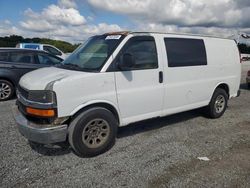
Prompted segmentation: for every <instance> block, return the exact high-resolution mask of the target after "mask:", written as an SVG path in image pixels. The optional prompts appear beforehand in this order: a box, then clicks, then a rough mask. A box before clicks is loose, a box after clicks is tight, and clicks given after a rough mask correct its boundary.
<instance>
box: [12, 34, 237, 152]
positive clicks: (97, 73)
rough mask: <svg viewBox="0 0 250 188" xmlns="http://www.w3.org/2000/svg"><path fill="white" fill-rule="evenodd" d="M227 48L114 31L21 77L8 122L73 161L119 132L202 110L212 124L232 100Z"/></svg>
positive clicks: (231, 50) (233, 67)
mask: <svg viewBox="0 0 250 188" xmlns="http://www.w3.org/2000/svg"><path fill="white" fill-rule="evenodd" d="M240 77H241V64H240V56H239V52H238V48H237V45H236V43H235V41H233V40H229V39H222V38H213V37H207V36H195V35H184V34H164V33H147V32H118V33H107V34H103V35H97V36H93V37H91V38H89V39H88V40H87V41H86V42H85V43H84V44H83V45H82V46H81V47H79V48H78V49H76V50H75V51H74V52H73V54H71V55H70V56H69V57H68V58H67V59H66V60H65V61H64V62H63V63H62V64H60V65H58V66H57V67H51V68H42V69H39V70H36V71H33V72H30V73H28V74H26V75H24V76H23V77H22V78H21V80H20V82H19V87H18V90H17V95H18V99H17V109H16V110H15V119H16V122H17V124H18V129H19V131H20V133H21V134H22V135H23V136H24V137H26V138H27V139H28V140H30V141H33V142H36V143H42V144H49V143H56V142H63V141H65V140H68V141H69V143H70V145H71V146H72V148H73V150H74V151H75V152H76V153H77V154H78V155H79V156H95V155H98V154H101V153H103V152H105V151H107V150H108V149H109V148H111V147H112V145H113V144H114V142H115V139H116V132H117V128H118V127H119V126H125V125H128V124H130V123H133V122H137V121H141V120H145V119H150V118H155V117H162V116H166V115H170V114H175V113H178V112H183V111H187V110H191V109H196V108H200V107H206V109H207V113H208V115H209V116H210V117H211V118H219V117H220V116H222V115H223V113H224V112H225V110H226V108H227V102H228V99H230V98H232V97H236V96H238V95H239V86H240Z"/></svg>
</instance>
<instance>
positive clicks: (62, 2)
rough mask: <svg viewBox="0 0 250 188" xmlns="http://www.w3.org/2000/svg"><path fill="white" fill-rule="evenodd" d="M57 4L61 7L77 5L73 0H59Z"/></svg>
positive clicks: (74, 6)
mask: <svg viewBox="0 0 250 188" xmlns="http://www.w3.org/2000/svg"><path fill="white" fill-rule="evenodd" d="M58 5H59V6H60V7H62V8H76V7H77V5H76V3H75V1H74V0H59V1H58Z"/></svg>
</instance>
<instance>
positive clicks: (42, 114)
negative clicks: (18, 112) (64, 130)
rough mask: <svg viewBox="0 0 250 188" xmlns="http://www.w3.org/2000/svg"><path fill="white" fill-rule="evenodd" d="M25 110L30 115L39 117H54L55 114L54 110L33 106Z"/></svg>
mask: <svg viewBox="0 0 250 188" xmlns="http://www.w3.org/2000/svg"><path fill="white" fill-rule="evenodd" d="M26 112H27V113H28V114H31V115H35V116H40V117H54V116H55V110H53V109H50V110H41V109H35V108H30V107H27V108H26Z"/></svg>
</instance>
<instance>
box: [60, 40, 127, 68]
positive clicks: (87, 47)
mask: <svg viewBox="0 0 250 188" xmlns="http://www.w3.org/2000/svg"><path fill="white" fill-rule="evenodd" d="M123 38H124V36H123V35H100V36H94V37H91V38H89V39H88V40H87V41H86V42H85V43H84V44H82V45H81V46H80V47H78V48H77V49H76V50H75V51H74V52H73V53H72V54H71V55H70V56H69V57H68V58H67V59H66V60H65V61H63V62H62V64H61V65H59V66H60V67H61V68H65V69H74V70H80V71H90V72H91V71H93V72H96V71H100V70H101V68H102V67H103V65H104V64H105V63H106V61H107V60H108V58H109V57H110V55H111V54H112V53H113V51H114V50H115V48H116V47H117V46H118V45H119V44H120V42H121V41H122V39H123Z"/></svg>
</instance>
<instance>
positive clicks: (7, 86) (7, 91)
mask: <svg viewBox="0 0 250 188" xmlns="http://www.w3.org/2000/svg"><path fill="white" fill-rule="evenodd" d="M13 95H14V86H13V84H12V83H11V82H9V81H7V80H3V79H0V101H6V100H9V99H10V98H11V97H13Z"/></svg>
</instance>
